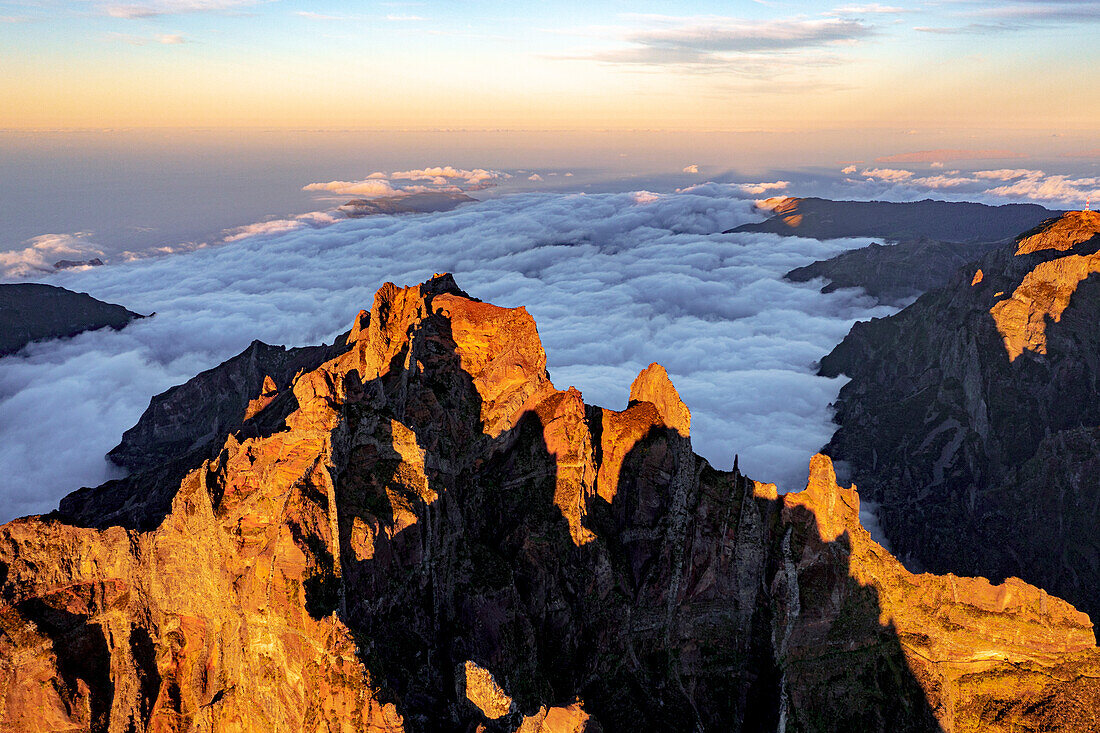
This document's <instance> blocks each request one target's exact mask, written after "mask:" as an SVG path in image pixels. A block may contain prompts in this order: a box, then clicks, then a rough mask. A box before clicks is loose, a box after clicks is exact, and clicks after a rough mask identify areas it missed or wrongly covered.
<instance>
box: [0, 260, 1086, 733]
mask: <svg viewBox="0 0 1100 733" xmlns="http://www.w3.org/2000/svg"><path fill="white" fill-rule="evenodd" d="M268 348H270V347H268ZM288 353H289V352H288ZM238 358H240V357H238ZM256 358H257V359H258V358H259V357H256ZM271 371H274V370H269V369H268V368H267V367H264V368H263V369H257V370H253V371H252V372H249V373H250V374H254V373H258V372H271ZM290 371H294V376H292V377H291V378H290V380H289V381H286V380H283V379H282V378H281V374H271V373H268V374H265V375H264V376H265V377H271V378H270V380H268V379H265V378H263V377H260V378H257V380H255V382H254V383H253V382H249V383H247V384H243V383H242V385H241V391H240V393H239V394H238V395H236V396H234V397H229V396H225V397H223V398H222V399H225V400H235V401H234V402H233V405H234V406H235V408H234V409H236V410H238V412H239V414H240V415H241V416H242V420H241V422H240V423H238V422H234V421H233V420H229V421H223V422H220V423H218V425H219V426H220V427H219V428H218V429H219V430H222V431H230V432H228V433H227V434H225V435H223V436H221V437H220V438H219V442H220V450H219V451H218V452H217V454H216V455H214V456H213V457H212V458H209V459H207V460H204V461H202V462H201V464H200V465H198V466H197V467H195V468H194V469H193V470H190V471H189V472H187V473H186V474H185V475H184V476H183V477H182V478H181V479H180V481H179V482H178V483H177V486H176V488H175V490H174V492H172V493H171V494H170V496H169V501H168V503H167V505H163V506H162V505H160V504H157V501H155V500H154V501H153V502H152V503H154V504H157V506H158V507H159V508H154V509H149V510H147V511H145V512H144V514H142V513H141V512H137V511H136V510H134V507H136V506H139V505H141V504H143V503H146V502H149V501H150V498H149V497H150V496H152V495H153V493H151V492H148V491H143V490H142V486H141V483H140V480H137V482H136V483H135V484H133V486H132V491H131V492H129V493H123V492H119V491H118V490H117V487H116V488H111V487H108V488H106V489H103V488H101V489H96V490H86V491H84V492H83V493H82V498H81V501H80V502H79V516H76V517H74V516H73V515H72V514H71V513H70V511H69V510H68V509H67V508H66V506H65V505H63V507H62V511H60V512H58V513H56V514H54V515H50V516H47V517H31V518H27V519H21V520H16V521H14V522H11V523H9V524H7V525H4V526H2V527H0V730H3V731H26V730H42V729H49V730H91V731H119V732H123V731H131V730H143V731H144V730H148V731H191V730H194V731H215V730H216V731H230V730H231V731H253V730H255V731H271V730H278V731H337V730H340V731H360V730H368V731H400V730H408V731H437V730H455V731H464V730H471V731H472V730H486V731H524V732H526V733H535V732H537V731H542V732H543V733H566V732H578V733H579V732H580V731H599V730H608V731H620V730H673V731H696V730H707V731H709V730H716V731H718V730H722V731H724V730H746V731H765V730H766V731H774V730H786V731H836V730H866V731H904V730H913V731H934V730H947V731H977V730H983V731H1009V730H1054V729H1057V730H1080V731H1085V730H1095V729H1096V725H1097V723H1098V721H1097V712H1096V711H1097V710H1100V651H1098V650H1097V649H1096V647H1095V646H1094V639H1093V633H1092V626H1091V624H1090V622H1089V619H1088V617H1087V616H1085V615H1084V614H1082V613H1079V612H1077V611H1076V610H1074V608H1073V607H1071V606H1070V605H1069V604H1067V603H1065V602H1064V601H1061V600H1059V599H1057V598H1053V597H1050V596H1048V595H1047V594H1046V593H1045V592H1044V591H1042V590H1039V589H1038V588H1035V587H1032V586H1029V585H1027V584H1025V583H1023V582H1021V581H1018V580H1015V579H1010V580H1009V581H1007V582H1005V583H1004V584H1002V585H991V584H990V583H988V582H987V581H985V580H983V579H981V578H958V577H955V576H943V577H939V576H932V575H913V574H911V573H909V572H908V571H906V570H905V569H904V568H903V567H902V566H901V565H900V564H899V563H898V562H897V561H896V560H895V559H894V558H893V557H892V556H891V555H890V554H889V553H887V552H886V551H885V550H883V549H882V548H881V547H880V546H878V545H877V544H875V543H874V542H873V541H872V540H871V538H870V537H869V535H868V534H867V533H866V531H864V529H863V528H862V527H861V526H860V524H859V519H858V514H859V496H858V494H857V493H856V491H855V489H854V488H851V489H843V488H841V487H839V486H838V485H837V483H836V480H835V475H834V473H833V469H832V464H831V463H830V461H829V459H828V458H826V457H824V456H816V457H815V458H814V459H813V461H812V462H811V477H810V481H809V484H808V486H807V489H806V490H805V491H803V492H802V493H799V494H793V495H787V496H784V497H778V496H777V495H776V493H775V487H774V486H771V485H767V484H761V483H759V482H755V481H752V480H749V479H747V478H745V477H743V476H742V475H740V474H739V473H737V472H736V471H735V472H732V473H729V472H721V471H716V470H714V469H713V468H711V467H710V466H709V465H707V463H706V462H705V461H704V460H703V459H701V458H699V457H698V456H696V455H694V454H693V453H692V450H691V443H690V437H689V430H690V413H688V411H687V408H686V407H685V406H684V404H683V402H682V401H681V400H680V398H679V396H678V395H677V394H676V391H675V388H674V387H673V386H672V384H671V382H669V380H668V376H667V374H665V372H664V370H663V369H661V368H660V367H659V366H656V365H652V366H650V367H649V368H647V369H646V370H645V371H644V372H643V373H642V374H641V375H639V378H638V379H637V380H636V381H635V383H634V386H633V388H632V390H631V400H630V404H629V405H628V406H627V407H626V408H625V409H624V410H622V411H615V410H610V409H606V408H600V407H594V406H590V405H586V404H585V403H584V402H583V399H582V397H581V394H580V393H579V392H578V391H577V390H575V389H572V388H570V389H568V390H559V389H557V388H556V387H555V386H554V385H553V384H552V382H551V381H550V377H549V375H548V374H547V372H546V357H545V354H544V353H543V350H542V346H541V344H540V341H539V338H538V333H537V331H536V328H535V323H534V321H533V320H532V318H531V317H530V315H528V314H527V312H526V311H525V310H524V309H522V308H517V309H506V308H499V307H496V306H493V305H489V304H486V303H481V302H478V301H476V300H474V299H471V298H469V297H468V296H466V295H465V294H464V293H462V292H461V291H460V290H459V289H458V288H457V286H456V285H455V283H454V281H453V280H452V279H451V278H450V276H437V277H435V278H433V279H432V280H430V281H428V282H426V283H424V284H422V285H420V286H417V287H411V288H404V289H399V288H397V287H395V286H393V285H386V286H384V287H383V288H382V289H381V290H380V291H379V292H378V294H377V296H376V297H375V301H374V304H373V305H372V307H371V309H370V311H369V312H367V311H364V312H361V313H360V314H359V315H358V316H357V317H356V319H355V322H354V324H353V327H352V329H351V331H350V332H349V334H348V336H347V337H346V338H345V339H344V340H343V343H342V344H341V346H340V347H339V348H338V349H335V353H333V354H331V356H330V357H329V358H327V359H326V360H325V361H324V362H323V363H320V364H318V365H317V366H315V367H314V368H312V369H309V370H307V371H304V372H298V371H297V370H288V371H286V372H283V373H282V374H288V373H290ZM211 394H213V393H211ZM287 395H290V396H292V397H293V399H292V400H291V397H289V396H287ZM176 399H179V397H178V393H177V397H176ZM257 400H258V402H257ZM169 402H170V401H169ZM193 407H194V409H195V410H201V409H202V406H200V405H194V406H193ZM269 410H270V411H273V413H274V415H275V416H277V418H278V419H277V420H272V423H273V427H270V428H268V429H265V430H263V431H256V432H249V430H247V425H244V422H243V416H244V415H245V414H246V413H252V414H251V417H250V418H249V420H253V421H254V420H258V419H262V418H263V417H264V415H265V413H267V412H268V411H269ZM164 424H165V425H168V426H170V428H171V430H176V431H178V432H179V434H181V435H182V434H187V435H190V434H191V433H188V432H187V431H188V430H189V428H186V429H185V428H181V427H179V426H186V425H187V424H189V423H188V422H187V421H179V420H176V421H172V420H169V421H167V422H165V423H164ZM237 424H242V425H244V427H242V428H240V429H235V428H233V427H232V426H233V425H237ZM171 430H170V431H169V432H171ZM234 430H235V432H232V431H234ZM143 440H145V441H146V444H148V445H161V444H158V443H157V442H156V439H155V431H153V434H151V437H150V436H146V437H145V438H143ZM177 443H178V441H176V438H174V437H172V438H170V439H169V440H167V441H166V442H165V443H163V444H162V445H164V446H169V445H176V444H177ZM192 443H193V441H192ZM178 444H179V445H180V449H181V450H190V449H189V448H188V447H187V445H190V444H187V445H184V443H178ZM163 452H164V454H165V455H168V454H169V453H171V449H169V448H168V447H165V448H163ZM148 473H149V472H148V471H146V472H145V473H144V474H135V477H136V479H140V478H141V476H142V475H148ZM139 515H140V516H143V517H145V520H144V521H143V522H142V523H140V524H141V526H137V524H136V523H135V522H133V521H131V519H130V517H135V516H139ZM95 516H101V517H115V518H116V520H115V523H110V522H107V523H104V522H98V523H93V522H90V521H89V519H90V518H91V517H95ZM150 517H155V520H150V519H149V518H150ZM88 524H96V525H97V526H82V525H88Z"/></svg>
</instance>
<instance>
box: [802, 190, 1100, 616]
mask: <svg viewBox="0 0 1100 733" xmlns="http://www.w3.org/2000/svg"><path fill="white" fill-rule="evenodd" d="M1098 250H1100V216H1097V215H1096V214H1095V213H1091V212H1070V213H1069V214H1066V215H1065V216H1063V217H1060V218H1055V219H1051V220H1048V221H1047V222H1045V223H1044V224H1043V225H1042V226H1041V227H1038V228H1036V229H1033V230H1031V231H1028V232H1026V233H1025V234H1023V235H1021V236H1020V237H1019V239H1018V241H1017V242H1014V243H1010V244H1008V245H1007V246H1005V247H1003V248H1001V249H998V250H996V251H994V252H991V253H990V254H989V255H987V256H986V257H985V258H983V259H982V260H981V261H980V262H979V263H976V264H974V265H970V266H968V267H967V268H964V269H963V270H961V271H959V273H958V274H957V275H956V276H955V277H954V278H953V279H952V280H951V282H950V283H949V284H948V285H947V286H945V287H944V288H942V289H940V290H937V291H933V292H929V293H927V294H925V295H924V296H922V297H921V298H920V299H918V300H917V301H916V302H915V303H914V304H913V305H911V306H909V307H908V308H906V309H905V310H903V311H901V312H900V313H898V314H897V315H895V316H893V317H891V318H887V319H882V320H874V321H871V322H869V323H861V324H856V326H854V327H853V328H852V331H851V333H850V334H849V335H848V337H847V338H846V339H845V340H844V341H843V342H842V343H841V344H840V345H839V346H837V348H836V349H835V350H834V351H833V352H832V353H831V354H830V355H829V356H828V357H826V358H825V359H823V360H822V363H821V371H822V373H824V374H827V375H836V374H840V373H844V374H847V375H849V376H851V377H852V381H851V382H849V383H848V384H847V385H845V387H844V388H843V389H842V390H841V392H840V398H839V400H838V402H837V406H836V407H837V412H836V420H837V422H838V423H839V425H840V428H839V430H838V431H837V433H836V434H835V435H834V437H833V439H832V441H831V442H830V444H829V446H828V447H827V448H826V452H827V453H829V454H830V455H831V456H833V457H834V458H837V459H841V460H843V461H845V462H846V463H847V464H849V465H850V467H851V469H852V476H853V478H854V479H855V480H856V482H857V483H858V484H859V485H860V486H864V487H866V488H867V491H868V492H869V495H870V496H871V498H873V499H874V500H875V501H877V502H880V504H881V508H880V519H881V521H882V526H883V530H884V532H885V534H886V536H887V538H888V539H889V540H890V543H891V546H892V547H893V549H894V550H895V551H896V552H898V554H899V556H900V557H902V558H903V559H905V560H906V561H907V562H909V561H911V563H912V565H913V566H919V567H923V568H927V569H929V570H932V571H935V572H948V571H953V572H960V573H965V574H974V575H984V576H987V577H991V578H994V579H998V578H1003V577H1007V576H1012V575H1016V576H1019V577H1022V578H1024V579H1025V580H1027V581H1028V582H1031V583H1035V584H1036V585H1039V586H1042V587H1043V588H1045V589H1047V590H1049V591H1051V592H1053V593H1056V594H1057V595H1060V596H1062V597H1064V598H1067V599H1068V600H1070V601H1071V602H1073V603H1075V604H1077V605H1078V606H1079V607H1081V608H1083V609H1084V610H1086V611H1088V612H1089V613H1091V614H1093V615H1095V614H1096V613H1098V612H1100V534H1098V533H1097V531H1096V528H1097V526H1100V509H1098V507H1100V482H1098V481H1097V479H1096V477H1097V476H1098V475H1100V473H1098V472H1097V469H1098V468H1100V464H1098V461H1100V453H1098V452H1097V446H1098V442H1097V439H1098V437H1100V399H1098V398H1100V331H1098V330H1097V327H1096V323H1097V320H1098V318H1100V278H1098V277H1097V276H1096V275H1095V273H1096V272H1098V271H1100V254H1098Z"/></svg>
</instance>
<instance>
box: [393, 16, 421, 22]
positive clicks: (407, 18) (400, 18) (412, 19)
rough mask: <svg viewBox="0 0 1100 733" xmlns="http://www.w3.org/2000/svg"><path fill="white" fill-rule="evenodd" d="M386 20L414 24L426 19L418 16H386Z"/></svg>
mask: <svg viewBox="0 0 1100 733" xmlns="http://www.w3.org/2000/svg"><path fill="white" fill-rule="evenodd" d="M386 20H390V21H400V22H406V21H407V22H416V21H421V20H427V18H424V17H422V16H419V15H387V16H386Z"/></svg>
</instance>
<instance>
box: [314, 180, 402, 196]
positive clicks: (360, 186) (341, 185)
mask: <svg viewBox="0 0 1100 733" xmlns="http://www.w3.org/2000/svg"><path fill="white" fill-rule="evenodd" d="M302 190H303V191H332V192H333V193H342V194H347V195H349V196H372V197H377V198H381V197H383V196H397V195H400V194H401V193H402V190H401V189H397V188H394V187H393V185H392V184H390V182H389V181H386V180H382V179H378V178H374V177H371V178H366V179H363V180H362V181H328V182H326V183H309V184H307V185H305V186H302Z"/></svg>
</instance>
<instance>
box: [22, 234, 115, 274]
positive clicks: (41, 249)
mask: <svg viewBox="0 0 1100 733" xmlns="http://www.w3.org/2000/svg"><path fill="white" fill-rule="evenodd" d="M90 236H92V233H91V232H73V233H70V234H43V235H41V236H38V237H34V238H33V239H28V240H27V241H26V242H24V244H27V245H30V246H28V247H26V248H24V249H21V250H17V251H13V252H0V278H2V279H6V280H11V279H17V278H24V277H33V276H35V275H37V274H42V273H50V272H53V271H54V267H53V265H54V263H55V262H57V261H58V260H73V259H80V260H86V259H90V258H92V257H102V256H103V250H102V249H101V248H100V247H99V246H98V245H96V244H94V243H92V242H90V241H88V237H90Z"/></svg>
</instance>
